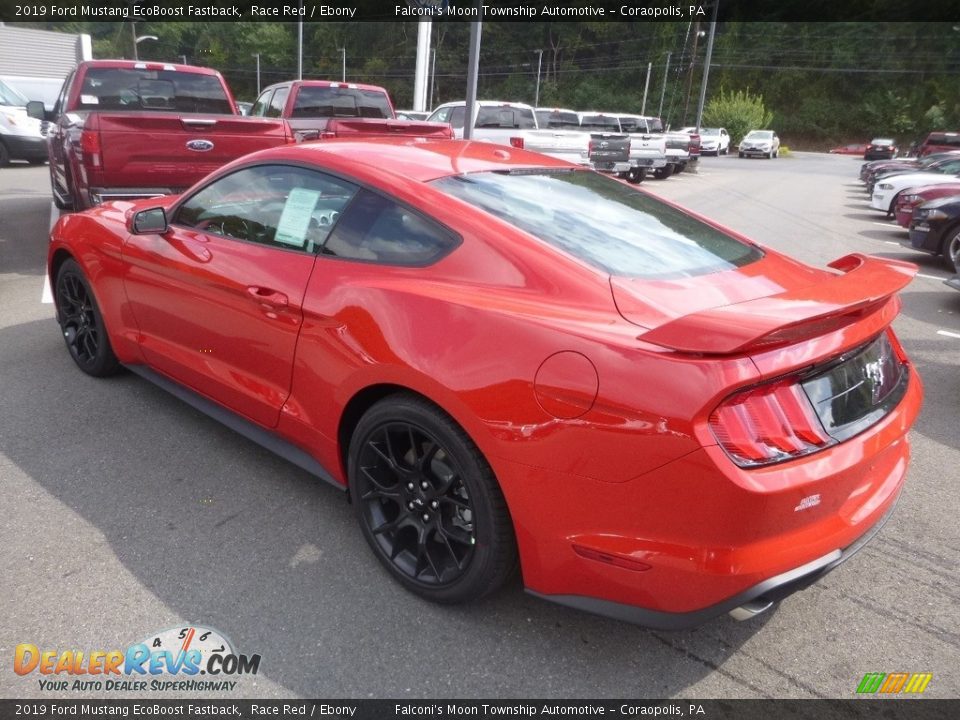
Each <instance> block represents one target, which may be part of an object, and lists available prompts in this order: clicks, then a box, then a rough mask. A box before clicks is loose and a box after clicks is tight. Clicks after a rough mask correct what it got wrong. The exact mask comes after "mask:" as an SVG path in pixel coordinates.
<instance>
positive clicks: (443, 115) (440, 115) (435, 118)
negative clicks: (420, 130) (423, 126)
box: [427, 107, 450, 122]
mask: <svg viewBox="0 0 960 720" xmlns="http://www.w3.org/2000/svg"><path fill="white" fill-rule="evenodd" d="M449 116H450V108H448V107H445V108H440V109H439V110H437V111H436V112H434V113H433V115H431V116H430V117H428V118H427V120H429V121H430V122H447V118H448V117H449Z"/></svg>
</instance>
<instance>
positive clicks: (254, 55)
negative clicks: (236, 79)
mask: <svg viewBox="0 0 960 720" xmlns="http://www.w3.org/2000/svg"><path fill="white" fill-rule="evenodd" d="M253 57H255V58H256V59H257V95H258V96H259V95H260V53H253Z"/></svg>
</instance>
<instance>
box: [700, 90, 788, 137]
mask: <svg viewBox="0 0 960 720" xmlns="http://www.w3.org/2000/svg"><path fill="white" fill-rule="evenodd" d="M772 120H773V113H771V112H770V111H769V110H767V108H766V106H764V104H763V96H762V95H759V94H757V95H751V94H750V91H749V90H737V91H736V92H727V91H726V90H724V89H723V88H720V93H719V95H717V96H716V97H714V98H712V99H711V100H710V102H709V103H708V104H707V106H706V107H705V108H704V110H703V125H704V126H707V127H725V128H726V129H727V132H729V133H730V138H731V140H732V141H733V142H734V143H738V142H740V139H741V138H742V137H743V136H744V135H746V134H747V133H748V132H750V131H751V130H762V129H764V128H768V127H769V126H770V123H771V121H772Z"/></svg>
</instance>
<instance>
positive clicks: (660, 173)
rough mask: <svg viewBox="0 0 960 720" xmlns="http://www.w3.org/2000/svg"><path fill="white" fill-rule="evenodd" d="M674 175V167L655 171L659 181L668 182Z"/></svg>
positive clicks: (669, 166)
mask: <svg viewBox="0 0 960 720" xmlns="http://www.w3.org/2000/svg"><path fill="white" fill-rule="evenodd" d="M671 175H673V166H672V165H667V166H666V167H662V168H657V169H656V170H654V171H653V176H654V177H655V178H656V179H657V180H666V179H667V178H668V177H670V176H671Z"/></svg>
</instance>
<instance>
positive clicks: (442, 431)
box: [348, 395, 517, 603]
mask: <svg viewBox="0 0 960 720" xmlns="http://www.w3.org/2000/svg"><path fill="white" fill-rule="evenodd" d="M348 467H349V469H348V474H349V481H350V493H351V500H352V501H353V503H354V505H355V506H356V511H357V514H358V516H359V519H360V525H361V528H362V530H363V534H364V537H365V538H366V540H367V542H368V543H369V544H370V547H371V548H372V549H373V551H374V553H375V554H376V555H377V557H378V559H379V560H380V561H381V562H382V563H383V564H384V566H385V567H386V568H387V569H388V570H389V571H390V573H391V574H392V575H393V576H394V577H395V578H396V579H397V580H399V581H400V582H401V583H402V584H403V585H404V586H405V587H407V589H409V590H411V591H413V592H415V593H416V594H418V595H420V596H421V597H424V598H426V599H428V600H431V601H434V602H441V603H457V602H465V601H467V600H473V599H477V598H480V597H483V596H484V595H487V594H489V593H491V592H493V591H494V590H496V589H497V588H499V587H500V586H501V585H502V584H503V583H504V582H505V581H506V580H507V578H508V577H509V576H510V575H511V574H512V573H513V571H514V570H515V568H516V565H517V551H516V540H515V539H514V535H513V526H512V523H511V521H510V516H509V513H508V512H507V508H506V502H505V500H504V499H503V495H502V493H501V492H500V488H499V486H498V485H497V482H496V479H495V477H494V476H493V472H492V470H491V469H490V466H489V465H488V464H487V462H486V460H485V459H484V458H483V456H482V455H481V454H480V451H479V450H478V449H477V448H476V446H475V445H474V444H473V443H472V442H471V441H470V439H469V437H467V435H466V433H465V432H464V431H463V430H462V429H461V428H460V427H459V426H458V425H456V423H454V422H453V420H452V419H450V418H449V417H448V416H447V415H445V414H444V413H442V412H441V411H440V410H439V409H437V408H436V407H434V406H433V405H431V404H430V403H429V402H427V401H425V400H423V399H421V398H418V397H414V396H410V395H394V396H390V397H388V398H385V399H384V400H381V401H380V402H378V403H377V404H376V405H374V406H373V407H372V408H370V410H368V411H367V413H366V414H365V415H364V416H363V417H362V418H361V420H360V422H359V423H358V425H357V428H356V430H355V432H354V434H353V438H352V439H351V443H350V456H349V466H348Z"/></svg>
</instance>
